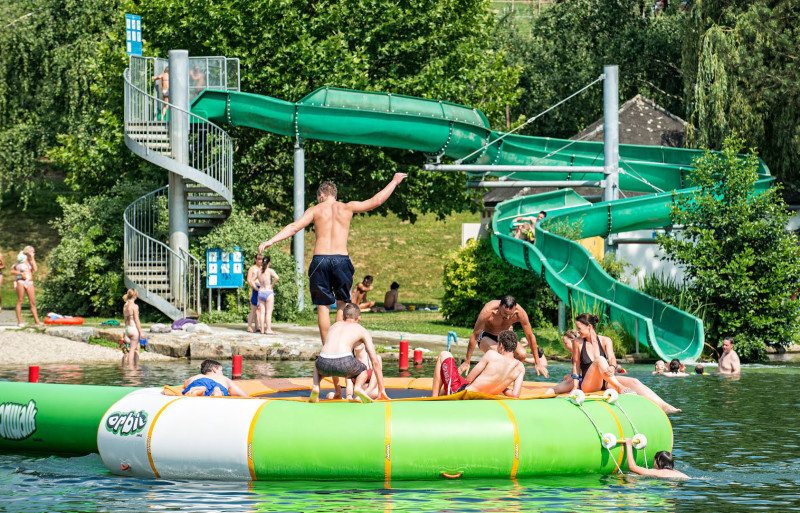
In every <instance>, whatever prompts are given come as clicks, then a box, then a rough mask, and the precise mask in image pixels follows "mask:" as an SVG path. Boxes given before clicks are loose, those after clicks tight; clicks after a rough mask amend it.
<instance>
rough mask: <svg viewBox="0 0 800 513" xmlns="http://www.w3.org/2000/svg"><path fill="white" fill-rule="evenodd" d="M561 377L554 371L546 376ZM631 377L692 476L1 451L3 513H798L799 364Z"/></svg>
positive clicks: (153, 378) (280, 369) (106, 371)
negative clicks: (473, 474) (143, 461)
mask: <svg viewBox="0 0 800 513" xmlns="http://www.w3.org/2000/svg"><path fill="white" fill-rule="evenodd" d="M198 364H199V362H185V361H178V362H168V363H159V364H145V365H142V368H141V369H138V370H135V371H123V370H121V369H120V368H119V366H116V365H94V366H78V365H66V366H45V367H43V368H42V380H43V381H47V382H51V383H84V384H103V385H128V386H159V385H164V384H167V383H177V382H180V381H181V380H182V379H183V378H185V377H186V376H187V375H189V374H190V373H195V372H196V371H197V367H198ZM227 365H228V366H229V365H230V364H229V363H228V364H227ZM310 368H311V364H310V362H269V363H267V362H259V363H254V362H246V363H245V377H259V376H274V377H291V376H301V375H308V373H309V371H310ZM567 370H568V369H567V367H566V366H565V365H563V364H553V365H551V372H552V373H553V375H554V376H559V375H561V374H563V373H564V372H567ZM629 370H630V371H631V375H632V376H634V377H637V378H640V379H641V380H642V381H644V382H645V383H646V384H648V385H649V386H650V387H651V388H653V389H654V390H655V391H656V392H657V393H658V394H660V395H661V396H662V397H664V398H665V399H666V400H667V401H668V402H670V403H672V404H674V405H676V406H679V407H681V408H683V413H682V414H679V415H675V416H672V417H671V418H672V422H673V428H674V435H675V451H674V452H675V456H676V459H677V465H676V467H677V468H678V469H680V470H683V471H684V472H686V473H687V474H689V475H690V476H691V477H692V479H691V480H689V481H684V482H668V481H658V480H653V479H643V478H636V477H629V476H595V475H591V476H568V477H551V478H537V479H520V480H518V481H516V482H511V481H508V480H495V481H487V480H480V481H477V480H464V481H436V482H406V483H402V482H395V483H392V488H390V489H385V488H384V486H383V483H382V482H380V483H355V482H281V483H263V482H258V483H221V482H188V481H168V480H141V479H133V478H123V477H117V476H112V475H110V474H109V473H108V472H107V471H106V470H105V468H104V467H103V465H102V462H101V461H100V457H99V456H97V455H90V456H83V457H70V458H62V457H55V456H50V457H42V456H34V455H5V454H4V455H0V511H26V512H27V511H31V512H33V511H37V512H39V511H53V512H56V511H58V512H60V511H123V510H124V511H149V510H153V511H179V510H180V511H298V512H299V511H302V512H309V511H330V512H338V513H343V512H359V511H475V512H479V511H481V512H483V511H497V512H505V511H592V512H594V511H702V512H710V511H759V510H761V511H790V510H796V511H800V438H798V435H799V434H800V419H798V411H799V408H798V407H799V406H800V398H798V396H797V394H796V384H797V381H798V379H800V366H798V365H769V366H746V367H745V369H744V375H743V376H742V377H741V378H740V379H731V378H722V377H718V376H713V375H710V376H709V375H707V376H692V377H690V378H684V379H669V378H663V377H653V376H650V373H649V371H650V368H649V367H645V366H632V367H631V368H630V369H629ZM226 372H228V373H229V372H230V368H227V369H226ZM430 372H431V370H430V368H429V367H426V368H424V369H422V370H420V371H415V372H414V374H420V375H430ZM387 375H392V374H391V372H389V371H387ZM394 375H396V371H395V374H394ZM26 378H27V370H26V369H25V368H22V367H19V368H3V369H0V380H19V381H22V380H24V379H26ZM528 379H534V378H533V376H529V378H528ZM567 439H568V434H565V440H567Z"/></svg>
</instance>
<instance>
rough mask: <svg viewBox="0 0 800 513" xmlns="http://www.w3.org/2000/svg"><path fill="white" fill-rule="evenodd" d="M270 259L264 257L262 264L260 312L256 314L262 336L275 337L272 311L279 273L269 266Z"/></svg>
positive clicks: (259, 283) (259, 277)
mask: <svg viewBox="0 0 800 513" xmlns="http://www.w3.org/2000/svg"><path fill="white" fill-rule="evenodd" d="M269 263H270V258H269V257H268V256H266V255H265V256H264V258H263V260H262V262H261V273H260V274H259V275H258V310H257V312H256V319H257V323H256V324H257V325H258V326H259V327H260V330H261V334H262V335H263V334H266V335H274V334H275V332H274V331H272V310H273V308H275V291H274V290H273V289H272V286H273V284H275V283H277V282H278V273H276V272H275V271H274V270H272V269H271V268H270V266H269Z"/></svg>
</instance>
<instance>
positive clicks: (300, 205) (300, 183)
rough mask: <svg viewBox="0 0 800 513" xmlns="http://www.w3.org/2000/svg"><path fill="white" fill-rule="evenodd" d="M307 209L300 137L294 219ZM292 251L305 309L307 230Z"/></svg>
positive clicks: (299, 300)
mask: <svg viewBox="0 0 800 513" xmlns="http://www.w3.org/2000/svg"><path fill="white" fill-rule="evenodd" d="M305 210H306V156H305V150H304V149H303V142H302V141H301V140H300V138H299V137H298V138H297V141H295V143H294V220H295V221H297V220H298V219H300V218H301V217H302V216H303V212H305ZM292 252H293V253H294V260H295V262H296V263H297V308H298V309H299V310H300V311H301V312H302V311H303V310H304V309H305V291H304V289H303V285H302V284H303V273H305V267H306V264H305V230H300V231H299V232H297V233H296V234H295V236H294V239H293V240H292Z"/></svg>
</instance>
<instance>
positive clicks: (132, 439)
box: [97, 388, 266, 481]
mask: <svg viewBox="0 0 800 513" xmlns="http://www.w3.org/2000/svg"><path fill="white" fill-rule="evenodd" d="M212 401H213V408H209V406H210V405H211V403H212ZM265 402H266V401H265V400H262V399H227V398H225V399H223V398H212V397H175V396H165V395H163V394H161V389H160V388H151V389H145V390H139V391H136V392H133V393H131V394H128V395H127V396H125V397H123V398H122V399H120V400H119V401H117V402H116V403H115V404H114V405H113V406H112V407H111V408H110V409H109V410H108V412H106V414H105V416H104V417H103V420H102V421H101V423H100V426H99V428H98V431H97V447H98V452H99V453H100V457H101V459H102V460H103V464H104V465H105V466H106V468H108V469H109V470H110V471H111V472H112V473H114V474H118V475H125V476H137V477H150V478H152V477H163V478H180V479H214V480H237V481H241V480H249V479H250V478H251V477H250V470H249V466H248V458H247V436H248V432H249V430H250V425H251V423H252V421H253V419H254V417H255V414H256V412H257V411H258V409H259V407H260V406H261V405H262V404H264V403H265ZM148 445H149V447H148Z"/></svg>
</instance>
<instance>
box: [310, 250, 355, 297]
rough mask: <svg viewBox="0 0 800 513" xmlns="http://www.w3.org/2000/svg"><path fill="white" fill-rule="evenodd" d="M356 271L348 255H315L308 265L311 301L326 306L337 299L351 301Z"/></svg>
mask: <svg viewBox="0 0 800 513" xmlns="http://www.w3.org/2000/svg"><path fill="white" fill-rule="evenodd" d="M355 272H356V270H355V268H354V267H353V263H352V262H350V257H349V256H347V255H314V258H312V259H311V265H309V266H308V287H309V289H311V302H312V303H314V304H315V305H326V306H327V305H331V304H333V303H334V302H336V300H339V301H344V302H350V289H351V288H353V274H354V273H355Z"/></svg>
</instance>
